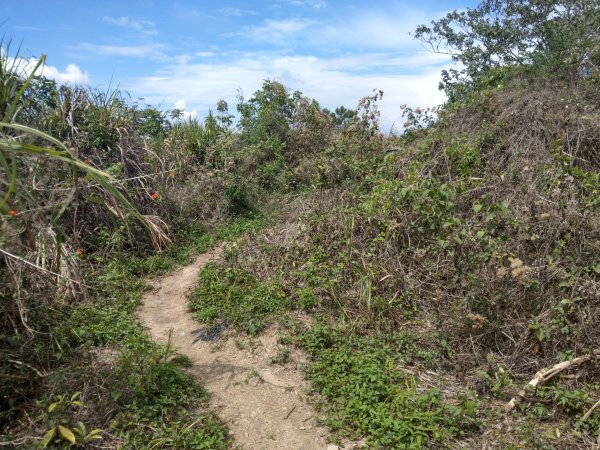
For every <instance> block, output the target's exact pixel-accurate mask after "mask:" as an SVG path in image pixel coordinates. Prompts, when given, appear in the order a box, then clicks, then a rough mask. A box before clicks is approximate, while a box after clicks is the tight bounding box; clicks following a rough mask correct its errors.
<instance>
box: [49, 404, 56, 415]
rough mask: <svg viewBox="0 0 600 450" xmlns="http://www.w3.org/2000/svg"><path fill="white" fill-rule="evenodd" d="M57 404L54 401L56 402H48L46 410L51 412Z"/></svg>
mask: <svg viewBox="0 0 600 450" xmlns="http://www.w3.org/2000/svg"><path fill="white" fill-rule="evenodd" d="M57 406H58V403H56V402H54V403H50V406H48V412H49V413H51V412H52V411H54V410H55V409H56V407H57Z"/></svg>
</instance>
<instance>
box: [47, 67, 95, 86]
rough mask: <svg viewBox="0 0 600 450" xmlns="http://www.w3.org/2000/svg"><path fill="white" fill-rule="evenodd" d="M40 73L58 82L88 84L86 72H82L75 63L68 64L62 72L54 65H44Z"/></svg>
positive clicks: (88, 79)
mask: <svg viewBox="0 0 600 450" xmlns="http://www.w3.org/2000/svg"><path fill="white" fill-rule="evenodd" d="M42 75H44V76H45V77H46V78H50V79H52V80H54V81H56V82H57V83H58V84H89V82H90V78H89V76H88V73H87V72H82V71H81V69H80V68H79V66H77V65H76V64H69V65H68V66H67V68H66V69H65V71H64V72H61V71H60V70H58V69H57V68H56V67H54V66H45V67H44V69H43V70H42Z"/></svg>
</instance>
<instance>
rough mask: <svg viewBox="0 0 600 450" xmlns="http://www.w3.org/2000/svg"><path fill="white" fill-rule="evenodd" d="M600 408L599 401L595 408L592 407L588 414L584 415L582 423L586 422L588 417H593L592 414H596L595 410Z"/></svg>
mask: <svg viewBox="0 0 600 450" xmlns="http://www.w3.org/2000/svg"><path fill="white" fill-rule="evenodd" d="M598 406H600V400H598V401H597V402H596V403H595V404H594V406H592V407H591V408H590V409H589V410H588V412H586V413H585V414H584V415H583V417H582V418H581V421H582V422H585V421H586V420H587V418H588V417H590V416H591V415H592V413H593V412H594V410H595V409H596V408H597V407H598Z"/></svg>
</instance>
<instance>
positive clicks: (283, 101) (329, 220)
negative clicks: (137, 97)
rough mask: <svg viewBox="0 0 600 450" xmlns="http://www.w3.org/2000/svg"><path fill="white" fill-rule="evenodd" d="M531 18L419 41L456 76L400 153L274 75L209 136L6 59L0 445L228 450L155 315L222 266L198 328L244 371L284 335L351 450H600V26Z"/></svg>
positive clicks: (400, 142) (208, 289)
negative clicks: (155, 283) (146, 305)
mask: <svg viewBox="0 0 600 450" xmlns="http://www.w3.org/2000/svg"><path fill="white" fill-rule="evenodd" d="M530 3H531V2H527V1H514V2H513V1H506V2H491V1H484V2H482V3H481V5H480V6H479V7H477V8H474V9H472V10H470V14H467V13H459V12H454V13H450V14H448V16H446V17H445V18H443V19H440V20H439V21H437V22H433V23H432V24H431V26H422V27H420V28H419V29H418V30H417V32H416V36H417V38H419V39H421V40H422V41H424V42H425V43H427V44H431V45H432V48H433V49H434V50H439V49H440V46H442V47H444V48H445V49H449V50H448V51H452V54H453V55H454V59H455V61H457V62H458V63H459V65H457V67H459V68H460V70H458V69H457V70H454V71H449V72H444V73H443V74H442V82H441V88H443V89H444V90H445V91H446V93H447V95H448V101H447V103H446V104H445V105H443V106H440V107H437V108H434V109H425V108H423V109H421V108H411V107H406V106H403V107H402V108H403V110H404V116H405V118H406V123H405V124H404V129H403V131H402V133H399V134H394V133H392V134H389V135H386V134H384V133H382V132H381V130H380V128H379V122H378V119H379V114H378V109H377V105H378V101H380V99H381V97H382V96H383V95H385V93H383V92H381V91H378V90H375V91H373V92H372V94H371V95H370V96H367V97H364V98H362V99H361V100H360V101H359V103H358V106H357V107H356V109H355V110H348V109H346V108H343V107H341V108H338V109H337V110H336V111H333V112H332V111H329V110H327V109H325V108H322V107H321V106H320V105H319V103H318V102H317V101H316V100H313V99H310V98H307V97H305V96H304V95H303V94H302V93H300V92H291V91H290V90H288V89H287V88H286V87H285V86H284V85H283V84H281V83H279V82H277V81H273V80H265V82H264V84H263V86H262V88H261V89H260V90H258V91H257V92H255V93H254V94H253V95H252V97H250V98H249V99H248V100H244V99H242V98H240V101H239V103H238V104H237V105H236V111H237V117H236V115H234V114H232V113H230V111H229V108H228V105H227V104H226V103H225V102H219V104H218V105H216V113H214V114H213V113H211V114H209V115H208V116H207V117H206V118H205V119H203V120H197V119H189V118H184V117H183V115H182V112H181V111H178V110H173V111H167V112H164V111H160V110H158V109H156V108H153V107H151V106H147V105H144V106H140V105H137V104H133V103H131V102H130V101H128V100H127V97H126V96H125V95H124V94H122V93H121V92H119V91H113V92H103V91H98V90H94V89H89V88H83V87H66V86H57V85H56V84H55V83H54V82H52V81H50V80H48V79H46V78H43V77H40V76H36V73H35V72H33V73H32V72H31V71H30V70H29V69H30V68H26V67H24V66H20V65H19V58H16V57H14V55H12V56H10V57H9V56H8V55H9V54H10V47H9V46H8V45H4V46H3V49H4V48H6V51H4V50H3V52H2V53H0V67H1V69H2V70H1V72H0V80H1V81H2V84H1V85H0V116H1V117H2V122H1V123H0V127H1V136H0V174H1V177H2V178H1V179H0V213H1V216H0V217H1V219H0V233H1V234H0V251H1V253H2V257H1V258H0V280H1V283H0V298H1V300H2V302H1V305H0V318H1V322H0V323H1V326H2V329H1V332H0V362H1V365H0V445H2V446H7V447H9V448H10V447H13V448H36V447H48V448H67V447H71V446H73V447H77V448H99V447H102V448H197V449H203V448H205V449H217V448H230V447H231V446H232V445H233V443H232V441H231V438H230V436H229V431H228V429H227V424H226V423H223V421H222V420H221V419H220V418H219V417H218V415H216V414H215V411H214V409H212V408H210V407H209V406H208V405H209V403H208V395H207V392H206V391H205V390H204V388H202V386H201V385H202V383H203V381H202V378H200V379H199V380H197V379H194V378H193V375H192V374H193V372H194V371H193V370H191V371H190V370H187V371H186V368H189V366H190V361H189V360H188V359H187V358H186V357H182V356H181V355H178V354H177V352H176V351H175V350H174V349H173V348H172V346H171V345H170V344H171V342H170V340H169V342H168V343H167V345H166V346H164V345H159V344H156V343H153V342H152V341H151V339H150V338H149V337H148V335H147V334H146V332H145V330H144V328H143V327H142V325H141V324H140V323H139V321H138V320H137V318H136V316H135V311H136V309H137V308H138V307H139V305H140V301H141V298H142V295H143V293H144V291H145V290H146V289H147V281H148V280H149V279H150V278H151V277H156V276H158V275H162V274H165V273H167V272H168V271H170V270H172V269H173V268H175V267H177V266H179V265H185V264H189V263H190V262H191V261H192V259H193V258H194V257H195V256H196V255H198V254H201V253H204V252H207V251H208V250H210V249H211V248H213V247H215V246H216V245H217V244H220V245H222V246H223V248H224V255H223V258H222V259H221V260H220V261H215V262H210V263H208V264H206V265H205V266H203V268H202V269H201V270H200V273H199V275H198V282H197V285H196V287H195V288H194V290H193V291H192V292H190V294H189V308H190V311H191V313H192V314H193V316H194V318H195V319H196V320H197V321H198V322H199V323H198V326H199V327H202V329H206V330H208V332H211V330H213V331H214V330H217V331H218V332H216V334H217V335H219V334H220V333H221V331H220V330H222V329H223V330H226V337H227V338H228V339H229V341H227V342H230V343H231V342H235V344H236V345H237V346H238V347H239V348H240V349H241V348H243V347H244V346H251V345H252V342H254V340H255V339H257V337H260V336H261V333H264V332H265V331H266V330H271V331H272V330H273V329H277V330H278V331H279V333H280V337H279V341H278V346H280V347H278V348H280V351H279V353H277V354H276V355H269V358H272V359H273V362H274V364H281V365H284V366H285V365H286V364H292V363H293V364H295V363H297V361H293V360H291V359H290V355H299V354H302V355H304V357H305V358H306V360H307V362H306V364H304V365H303V369H304V373H305V377H306V381H307V383H308V386H309V387H310V391H311V394H312V395H311V396H310V398H311V399H312V400H311V401H312V402H313V405H312V406H314V408H316V410H317V411H318V415H319V421H320V422H321V423H322V424H324V425H325V426H326V427H327V428H328V430H330V432H331V433H332V439H333V441H334V442H335V443H337V444H339V445H342V443H344V442H346V443H347V442H349V441H353V442H360V443H363V444H364V445H365V447H367V448H393V449H395V448H594V445H596V443H597V440H598V439H599V436H600V408H598V403H597V402H598V400H600V371H599V367H600V366H599V365H598V364H597V358H598V356H600V353H599V352H600V335H599V333H598V325H597V317H598V316H599V315H600V71H599V70H598V67H599V66H600V42H598V34H597V30H598V26H600V11H599V9H598V5H596V4H595V2H548V4H550V3H552V5H550V6H551V7H552V9H551V10H550V11H551V12H552V11H554V13H555V14H554V15H553V14H550V13H549V12H548V11H546V10H545V9H543V8H545V7H546V6H545V5H546V3H543V2H542V3H543V4H540V5H538V4H537V3H536V4H535V5H533V6H535V8H539V9H535V8H533V6H532V5H530ZM522 8H529V9H527V11H530V10H531V11H533V12H535V13H536V14H533V12H532V13H531V15H528V14H525V13H524V12H523V9H522ZM563 12H564V14H562V13H563ZM498 17H500V18H501V20H500V19H498ZM499 20H500V22H499ZM457 30H463V31H464V30H466V31H464V32H465V33H466V35H462V34H461V32H460V31H457ZM594 30H595V31H594ZM536 33H537V34H536ZM42 61H43V59H42ZM225 341H226V340H225V338H224V342H225ZM224 345H225V344H224ZM182 353H185V352H182ZM560 363H563V364H562V365H561V364H560ZM546 368H548V369H552V368H556V369H558V370H556V373H552V375H553V376H551V377H547V378H544V379H543V380H542V381H541V382H539V383H538V381H540V380H539V379H538V380H537V381H535V383H534V384H537V387H535V388H533V387H531V388H527V389H525V386H526V385H527V384H528V383H529V382H530V381H531V380H536V378H541V376H540V377H538V374H539V371H541V370H543V369H546ZM542 375H544V373H542ZM522 389H523V391H521V390H522ZM520 391H521V392H520ZM510 401H512V402H513V403H512V405H511V406H510V407H507V404H508V402H510ZM236 443H237V442H236Z"/></svg>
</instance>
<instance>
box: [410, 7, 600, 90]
mask: <svg viewBox="0 0 600 450" xmlns="http://www.w3.org/2000/svg"><path fill="white" fill-rule="evenodd" d="M599 35H600V3H598V1H597V0H483V1H482V2H481V3H480V4H479V6H477V7H476V8H474V9H466V10H462V11H453V12H450V13H448V14H447V15H446V16H445V17H443V18H442V19H440V20H437V21H432V22H431V24H430V26H427V25H420V26H419V27H418V28H417V30H416V33H415V37H416V38H417V39H419V40H421V41H422V42H424V43H426V44H427V45H428V46H430V47H431V49H432V50H433V51H434V52H436V53H444V54H448V55H451V56H452V59H453V60H454V61H456V62H459V63H461V65H462V68H461V69H452V70H450V71H444V72H443V74H442V78H443V79H442V82H441V84H440V88H441V89H445V90H446V91H447V93H448V94H450V96H451V98H452V95H456V94H457V93H458V90H459V89H464V88H465V87H466V88H468V87H476V86H478V85H480V84H481V82H482V80H484V79H485V77H486V76H487V75H489V73H490V71H491V70H493V69H495V68H498V67H506V66H524V65H530V66H534V67H536V68H537V69H543V70H544V71H546V72H547V73H552V74H554V75H556V76H559V77H563V78H567V79H569V80H571V81H573V80H576V79H577V78H580V77H589V76H591V75H592V74H594V73H597V72H598V68H599V65H600V39H599V37H598V36H599Z"/></svg>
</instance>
